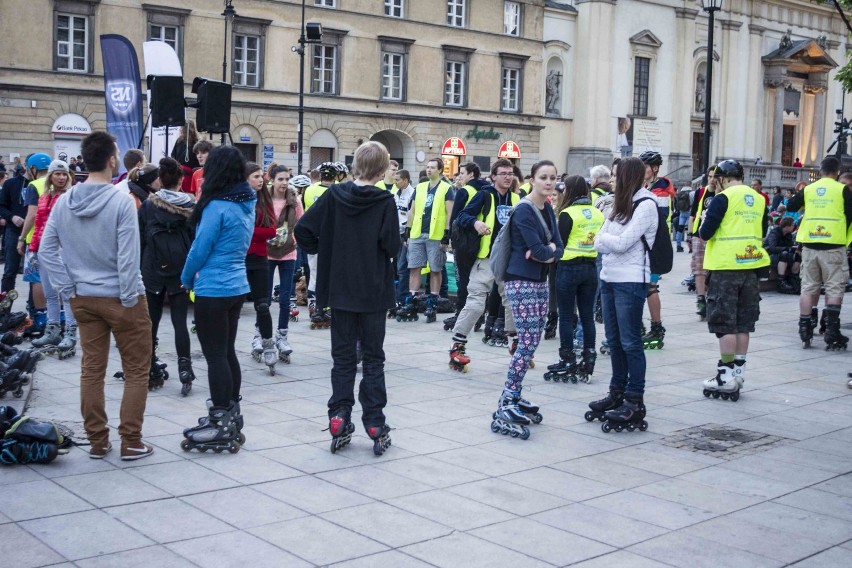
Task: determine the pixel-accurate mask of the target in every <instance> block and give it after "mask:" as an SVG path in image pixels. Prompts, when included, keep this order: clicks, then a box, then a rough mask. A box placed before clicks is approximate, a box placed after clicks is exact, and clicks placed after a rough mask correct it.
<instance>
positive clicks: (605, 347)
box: [600, 339, 609, 355]
mask: <svg viewBox="0 0 852 568" xmlns="http://www.w3.org/2000/svg"><path fill="white" fill-rule="evenodd" d="M600 352H601V355H609V342H608V341H607V340H606V339H604V340H603V341H601V346H600Z"/></svg>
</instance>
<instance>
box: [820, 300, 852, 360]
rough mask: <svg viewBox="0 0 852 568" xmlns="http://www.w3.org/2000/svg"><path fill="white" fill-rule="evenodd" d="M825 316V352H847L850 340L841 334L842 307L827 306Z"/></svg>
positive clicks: (824, 311)
mask: <svg viewBox="0 0 852 568" xmlns="http://www.w3.org/2000/svg"><path fill="white" fill-rule="evenodd" d="M823 314H825V350H826V351H845V350H846V345H847V344H848V343H849V338H848V337H846V336H845V335H842V334H841V333H840V306H834V305H832V306H827V307H826V308H825V309H824V310H823Z"/></svg>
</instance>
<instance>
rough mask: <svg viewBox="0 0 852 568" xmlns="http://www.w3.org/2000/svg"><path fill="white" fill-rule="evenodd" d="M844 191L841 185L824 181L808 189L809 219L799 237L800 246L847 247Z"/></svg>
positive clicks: (829, 179) (798, 234)
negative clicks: (807, 244) (819, 244)
mask: <svg viewBox="0 0 852 568" xmlns="http://www.w3.org/2000/svg"><path fill="white" fill-rule="evenodd" d="M844 187H845V186H844V185H843V184H842V183H840V182H839V181H836V180H833V179H831V178H822V179H820V180H817V181H815V182H814V183H812V184H810V185H809V186H807V187H806V188H805V189H804V198H805V216H804V217H802V222H801V224H800V225H799V231H798V232H797V233H796V241H797V242H800V243H822V244H827V245H837V246H846V244H847V243H848V242H849V240H848V239H847V236H846V229H847V222H846V214H845V213H844V210H843V188H844Z"/></svg>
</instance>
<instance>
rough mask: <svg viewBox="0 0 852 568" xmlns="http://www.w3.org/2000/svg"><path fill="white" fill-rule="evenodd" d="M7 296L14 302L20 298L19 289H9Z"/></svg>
mask: <svg viewBox="0 0 852 568" xmlns="http://www.w3.org/2000/svg"><path fill="white" fill-rule="evenodd" d="M6 297H7V298H9V299H10V300H12V301H13V302H14V301H15V300H17V299H18V291H17V290H9V291H8V292H7V293H6Z"/></svg>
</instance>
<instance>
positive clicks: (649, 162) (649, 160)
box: [639, 150, 663, 166]
mask: <svg viewBox="0 0 852 568" xmlns="http://www.w3.org/2000/svg"><path fill="white" fill-rule="evenodd" d="M639 159H640V160H642V161H643V162H645V165H646V166H662V165H663V157H662V156H661V155H660V153H659V152H654V151H653V150H646V151H644V152H642V153H641V154H640V155H639Z"/></svg>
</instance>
